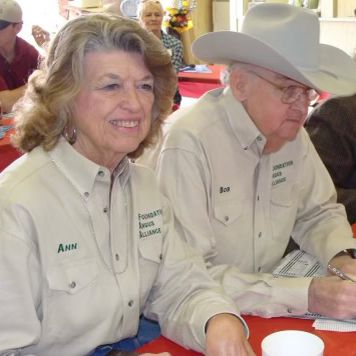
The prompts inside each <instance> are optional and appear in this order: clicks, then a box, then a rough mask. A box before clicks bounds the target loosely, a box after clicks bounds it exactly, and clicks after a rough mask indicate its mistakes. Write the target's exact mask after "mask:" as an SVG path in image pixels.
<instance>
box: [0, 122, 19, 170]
mask: <svg viewBox="0 0 356 356" xmlns="http://www.w3.org/2000/svg"><path fill="white" fill-rule="evenodd" d="M1 122H2V124H3V125H11V124H12V123H13V121H12V120H11V119H2V121H1ZM12 133H13V130H10V131H8V132H7V133H6V135H5V137H4V138H3V139H1V140H0V172H1V171H2V170H3V169H5V168H6V167H7V166H8V165H9V164H10V163H11V162H13V161H14V160H15V159H16V158H18V157H20V156H21V153H20V152H19V151H17V150H16V148H15V147H13V146H12V145H11V142H10V135H11V134H12Z"/></svg>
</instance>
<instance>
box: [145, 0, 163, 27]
mask: <svg viewBox="0 0 356 356" xmlns="http://www.w3.org/2000/svg"><path fill="white" fill-rule="evenodd" d="M162 21H163V11H162V8H161V5H160V4H148V5H147V6H146V7H145V8H144V10H143V11H142V13H141V15H140V24H141V26H142V27H143V28H145V29H146V30H147V31H151V32H158V31H161V27H162Z"/></svg>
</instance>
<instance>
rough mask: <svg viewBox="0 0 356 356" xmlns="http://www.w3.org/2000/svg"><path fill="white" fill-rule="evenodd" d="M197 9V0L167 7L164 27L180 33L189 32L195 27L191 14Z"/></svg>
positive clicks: (179, 2)
mask: <svg viewBox="0 0 356 356" xmlns="http://www.w3.org/2000/svg"><path fill="white" fill-rule="evenodd" d="M195 7H196V0H191V1H189V0H180V1H177V4H175V6H169V7H166V13H167V16H166V19H165V21H164V25H165V26H166V27H168V28H172V29H173V30H175V31H177V32H178V33H182V32H184V31H188V30H190V29H191V28H192V27H193V21H192V18H191V12H192V11H193V9H194V8H195Z"/></svg>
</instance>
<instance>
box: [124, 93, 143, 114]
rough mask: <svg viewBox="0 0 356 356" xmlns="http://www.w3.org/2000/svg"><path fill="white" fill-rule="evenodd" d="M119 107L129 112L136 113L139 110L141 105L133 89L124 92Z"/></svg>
mask: <svg viewBox="0 0 356 356" xmlns="http://www.w3.org/2000/svg"><path fill="white" fill-rule="evenodd" d="M121 105H122V107H123V108H125V109H127V110H130V111H137V110H139V109H140V106H141V104H140V100H139V96H138V93H137V91H136V89H135V88H127V89H125V90H124V93H123V98H122V101H121Z"/></svg>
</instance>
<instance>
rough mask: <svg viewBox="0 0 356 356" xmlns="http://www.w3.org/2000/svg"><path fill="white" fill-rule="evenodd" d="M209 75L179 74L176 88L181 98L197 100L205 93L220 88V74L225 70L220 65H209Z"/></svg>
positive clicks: (196, 73) (202, 73)
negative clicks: (177, 87)
mask: <svg viewBox="0 0 356 356" xmlns="http://www.w3.org/2000/svg"><path fill="white" fill-rule="evenodd" d="M208 67H209V69H210V70H211V73H204V72H179V73H178V86H179V91H180V93H181V95H182V96H187V97H190V98H199V97H200V96H201V95H203V94H204V93H205V92H207V91H209V90H212V89H216V88H220V87H222V86H223V85H222V84H221V82H220V73H221V71H222V70H223V69H224V68H225V66H222V65H209V66H208Z"/></svg>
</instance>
